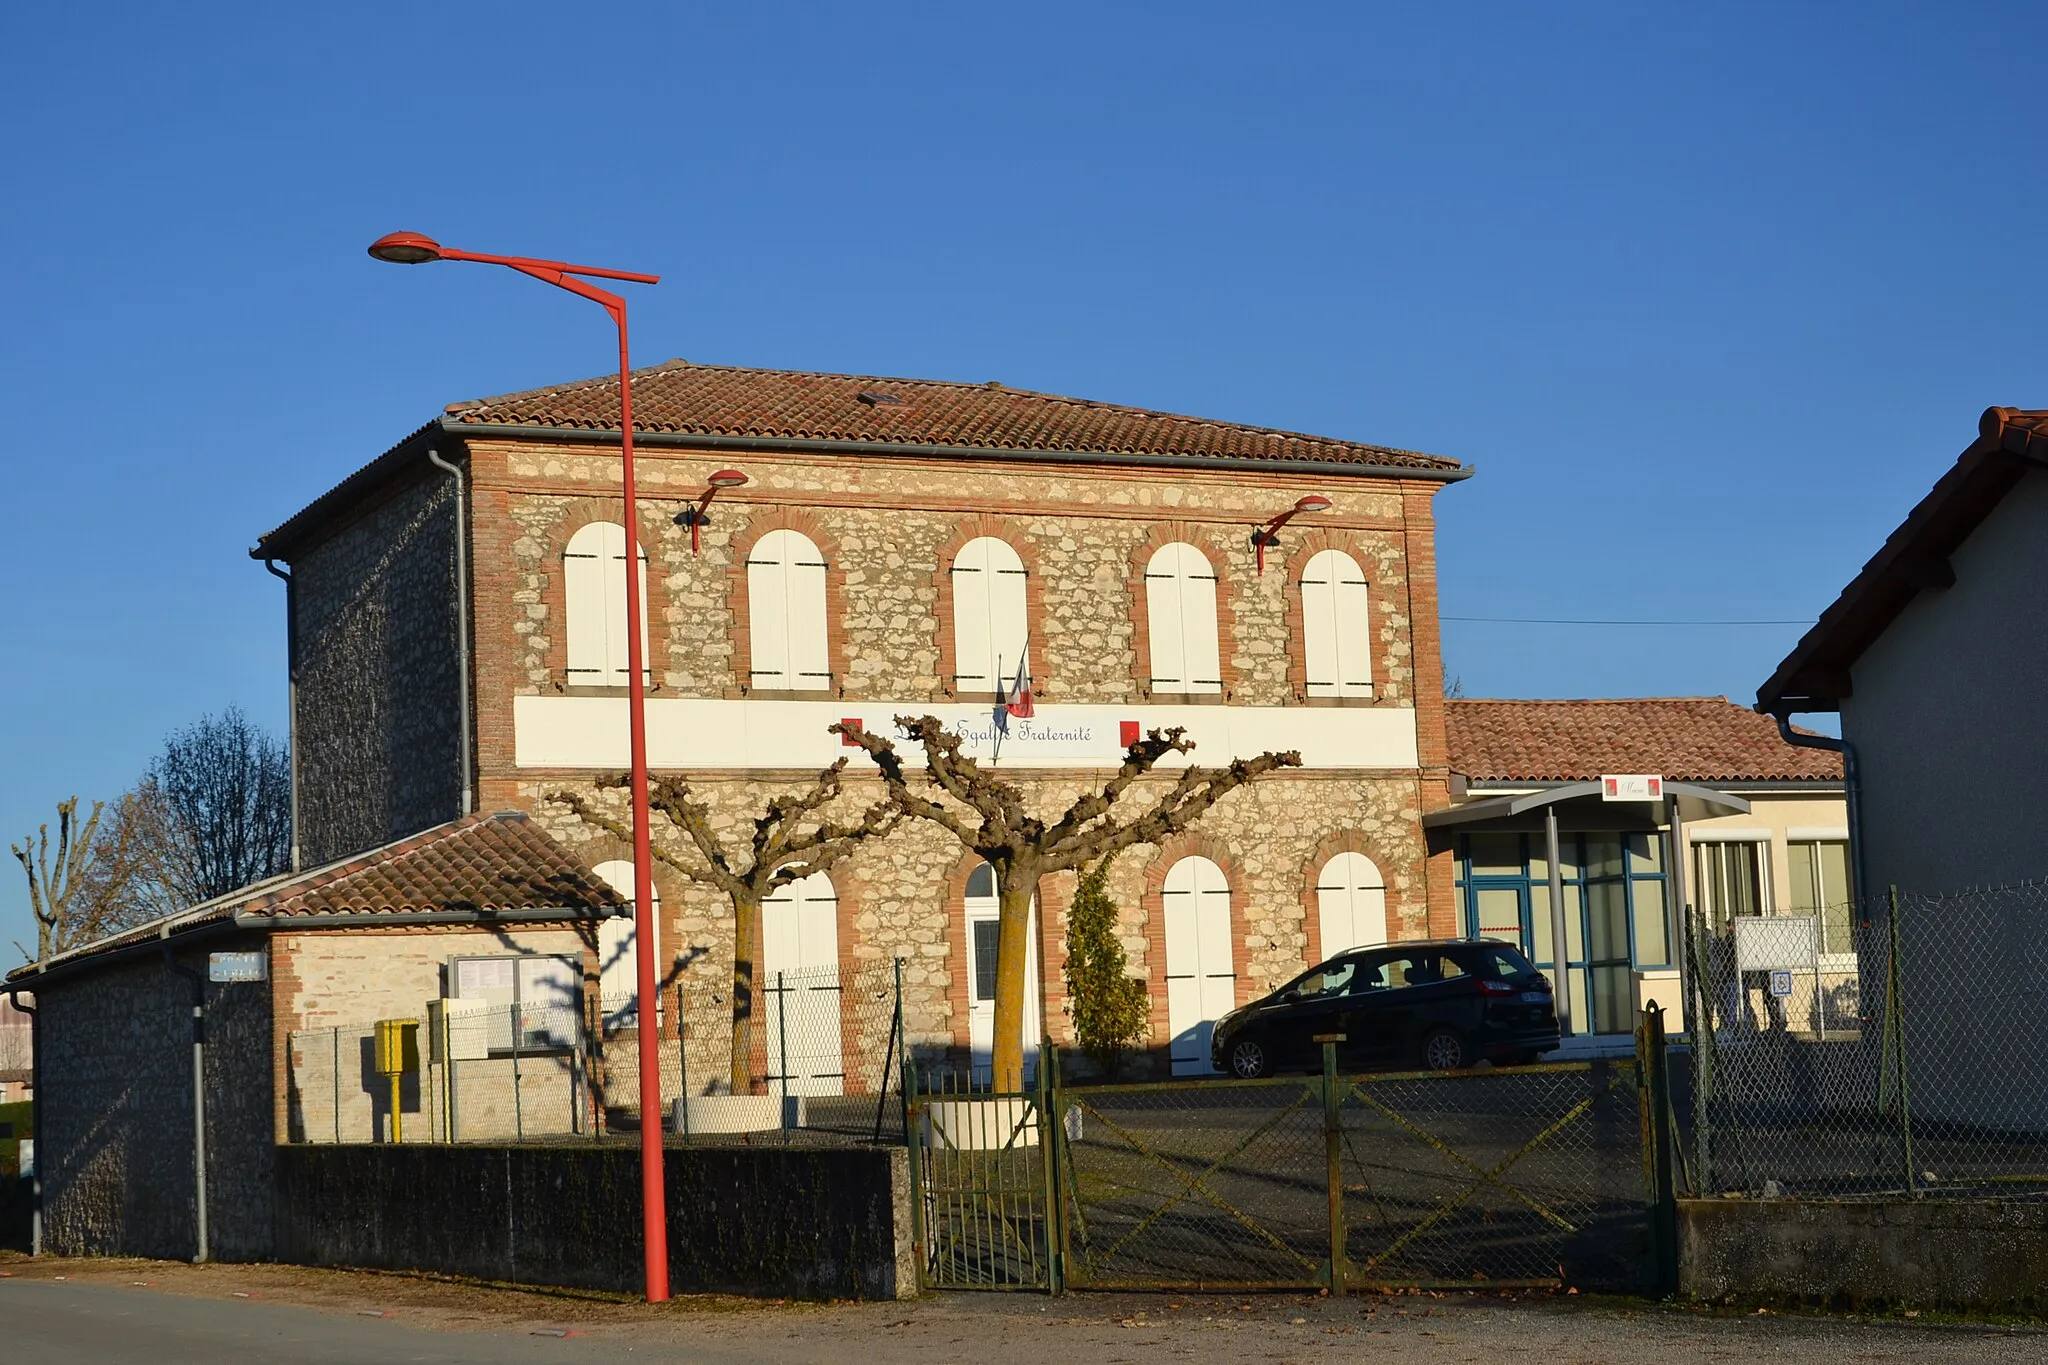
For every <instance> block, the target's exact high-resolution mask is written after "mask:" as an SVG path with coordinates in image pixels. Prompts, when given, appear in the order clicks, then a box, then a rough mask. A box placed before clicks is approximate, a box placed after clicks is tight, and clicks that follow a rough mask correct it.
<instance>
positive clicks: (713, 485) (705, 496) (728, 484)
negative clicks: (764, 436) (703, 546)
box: [676, 469, 747, 554]
mask: <svg viewBox="0 0 2048 1365" xmlns="http://www.w3.org/2000/svg"><path fill="white" fill-rule="evenodd" d="M746 481H747V476H746V475H745V474H742V473H741V472H740V471H739V470H737V469H721V470H719V471H718V472H717V473H715V474H713V475H712V476H711V477H710V478H709V479H707V480H705V482H704V492H703V493H702V495H700V496H699V497H698V499H697V501H696V502H694V503H692V504H691V505H690V506H688V507H685V508H684V509H683V511H682V515H681V516H678V517H677V518H676V521H677V522H678V523H679V524H680V525H683V526H687V527H689V528H690V553H691V554H696V553H697V550H698V543H697V539H698V532H699V530H700V529H701V528H703V527H705V526H708V525H710V524H711V500H712V499H713V498H715V497H717V496H718V490H719V489H721V488H738V487H739V486H740V485H742V484H744V483H745V482H746Z"/></svg>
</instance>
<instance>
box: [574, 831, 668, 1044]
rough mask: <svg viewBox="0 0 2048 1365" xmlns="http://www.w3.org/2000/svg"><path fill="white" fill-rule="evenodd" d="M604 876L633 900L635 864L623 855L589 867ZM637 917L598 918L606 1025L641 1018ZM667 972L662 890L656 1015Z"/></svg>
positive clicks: (657, 908) (657, 911)
mask: <svg viewBox="0 0 2048 1365" xmlns="http://www.w3.org/2000/svg"><path fill="white" fill-rule="evenodd" d="M590 870H591V871H593V872H595V873H596V874H597V875H598V876H600V877H602V878H604V880H605V883H606V884H607V885H609V886H610V887H611V889H612V890H614V891H616V892H618V893H619V895H621V896H623V897H624V898H625V899H626V902H627V903H628V904H629V905H630V904H631V903H632V900H633V865H632V864H631V863H629V862H627V861H625V860H624V859H622V858H615V859H613V860H612V861H610V862H605V863H599V864H598V865H597V866H596V867H594V868H592V869H590ZM637 937H638V935H637V933H636V932H635V927H634V920H633V919H632V918H631V917H628V916H619V917H617V918H614V919H607V920H599V921H598V925H597V989H598V997H599V999H600V1001H601V1002H602V1009H603V1012H604V1026H605V1027H606V1028H607V1029H622V1028H631V1027H632V1026H633V1025H634V1024H635V1023H636V1022H637V1021H638V1019H639V1004H640V955H639V947H638V944H637V943H636V942H635V940H636V939H637ZM665 972H666V964H664V963H663V962H662V960H661V891H660V889H659V888H656V889H655V892H654V980H655V983H656V1000H655V1009H654V1017H655V1018H657V1019H659V1018H660V1017H661V1001H660V989H659V987H660V982H661V978H662V976H663V975H664V974H665Z"/></svg>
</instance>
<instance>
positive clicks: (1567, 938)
mask: <svg viewBox="0 0 2048 1365" xmlns="http://www.w3.org/2000/svg"><path fill="white" fill-rule="evenodd" d="M1564 951H1565V954H1566V956H1567V957H1569V958H1570V959H1571V960H1572V961H1573V962H1584V961H1585V960H1586V914H1585V903H1584V901H1583V900H1582V899H1581V893H1580V890H1579V888H1578V887H1576V886H1567V887H1566V888H1565V889H1564Z"/></svg>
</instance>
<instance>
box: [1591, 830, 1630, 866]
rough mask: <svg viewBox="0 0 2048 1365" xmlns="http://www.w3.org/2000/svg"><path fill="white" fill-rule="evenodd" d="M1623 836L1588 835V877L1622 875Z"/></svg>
mask: <svg viewBox="0 0 2048 1365" xmlns="http://www.w3.org/2000/svg"><path fill="white" fill-rule="evenodd" d="M1621 870H1622V866H1621V838H1620V836H1618V835H1614V834H1589V835H1587V836H1586V875H1587V876H1588V877H1617V876H1620V875H1621Z"/></svg>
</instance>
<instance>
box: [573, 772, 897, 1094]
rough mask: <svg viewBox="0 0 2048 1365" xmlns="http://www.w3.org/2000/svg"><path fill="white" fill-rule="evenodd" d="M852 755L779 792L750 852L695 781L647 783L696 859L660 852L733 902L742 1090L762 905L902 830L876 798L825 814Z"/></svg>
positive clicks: (624, 833)
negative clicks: (730, 844)
mask: <svg viewBox="0 0 2048 1365" xmlns="http://www.w3.org/2000/svg"><path fill="white" fill-rule="evenodd" d="M845 770H846V760H845V759H843V758H842V759H840V760H839V761H838V762H837V763H834V764H833V765H832V766H831V767H829V768H827V769H825V770H824V771H823V772H821V773H819V774H818V778H817V780H816V781H815V782H813V783H812V784H811V785H810V787H809V788H808V789H807V790H805V791H802V792H798V793H795V794H792V795H787V796H777V797H774V798H772V799H771V800H770V801H769V802H768V808H767V810H765V811H764V812H762V814H760V815H759V816H757V817H755V820H754V828H753V834H752V837H751V838H750V839H749V840H748V841H747V846H746V848H745V849H744V850H733V851H728V850H727V849H726V847H725V843H724V841H723V840H722V839H721V838H720V837H719V833H718V831H717V830H716V829H715V828H713V826H712V821H711V812H710V810H709V809H708V808H707V807H706V806H705V805H704V804H703V803H702V802H700V801H698V800H696V799H695V798H694V797H693V796H692V795H691V794H690V785H689V783H687V782H685V781H683V780H682V779H680V778H674V777H657V778H655V779H653V781H652V782H651V783H650V784H649V787H648V805H649V807H650V808H651V809H652V810H654V811H658V812H660V813H661V814H662V815H663V816H664V817H666V818H667V820H668V822H669V823H670V824H671V825H673V826H675V828H677V829H679V830H681V831H682V832H683V834H684V835H685V836H686V837H687V838H688V839H689V845H690V848H691V849H692V850H694V852H695V855H696V856H695V857H687V856H685V855H683V854H681V853H679V852H677V851H675V850H673V849H670V848H668V847H666V846H664V845H663V844H661V843H659V842H657V843H655V844H654V856H655V857H657V858H659V859H661V861H662V862H664V863H666V864H668V865H669V866H670V867H672V868H674V869H675V870H676V871H677V872H679V873H681V874H682V875H683V876H685V877H687V878H689V879H690V880H691V881H694V882H699V883H701V884H703V885H706V886H715V887H717V888H718V889H719V890H720V891H723V892H724V893H725V894H726V896H727V898H728V899H730V900H731V901H732V917H733V962H732V1063H731V1073H730V1074H731V1082H732V1087H733V1091H734V1093H735V1094H738V1093H742V1092H744V1090H745V1089H746V1087H747V1086H748V1084H749V1083H750V1082H751V1079H752V1076H751V1072H750V1058H751V1057H752V1055H753V1024H754V995H755V991H754V973H755V968H756V965H757V964H756V963H755V962H754V943H755V941H756V940H757V939H758V938H759V937H760V931H761V905H762V903H763V902H764V901H766V900H767V899H768V898H769V897H770V896H772V895H773V894H774V893H775V891H776V889H777V888H778V887H781V886H785V885H788V884H789V883H791V882H797V881H801V880H803V879H804V878H805V877H808V876H811V875H812V874H814V873H818V872H823V871H825V870H826V869H828V868H830V867H831V866H832V865H833V864H834V863H837V862H839V861H840V860H841V859H843V858H846V857H847V856H848V855H850V854H851V853H853V851H854V850H855V849H857V848H858V847H860V845H861V844H862V843H863V842H865V841H867V840H869V839H874V838H879V837H880V836H882V835H885V834H887V833H888V832H889V831H890V830H891V829H893V828H895V826H896V822H897V820H898V819H899V813H898V812H897V810H896V808H895V806H894V804H893V803H892V802H890V801H881V802H877V803H876V804H875V805H873V806H871V807H869V808H868V809H867V810H865V811H863V812H861V813H860V815H859V816H857V817H856V818H855V819H853V820H852V821H851V822H846V823H842V822H839V821H835V820H831V819H828V818H827V817H826V816H825V815H824V814H823V813H822V812H824V810H825V808H826V807H828V806H830V805H832V804H833V802H835V801H837V800H838V799H839V797H840V795H841V793H842V783H841V774H842V773H844V772H845ZM626 784H627V779H626V778H624V777H623V776H619V777H611V778H607V779H606V780H605V781H603V782H602V783H600V784H599V785H600V786H606V787H623V786H625V785H626ZM549 799H550V800H552V801H558V802H560V803H561V804H563V805H565V806H567V807H569V809H571V810H573V811H575V812H576V814H577V816H578V817H579V818H581V819H582V820H583V822H584V823H585V824H588V825H592V826H595V827H596V828H598V829H601V830H604V831H605V832H606V833H608V834H611V835H612V836H613V837H615V838H617V839H620V840H622V841H624V842H626V843H629V844H630V843H631V842H632V840H633V831H632V830H631V828H629V827H628V826H627V825H626V824H625V822H624V821H621V820H619V819H618V818H617V817H615V816H613V815H612V814H611V813H609V812H608V811H604V810H601V809H599V808H598V807H597V806H595V805H593V804H592V803H591V802H590V801H588V800H586V799H584V798H583V797H582V796H579V795H577V794H576V793H575V792H568V791H562V792H553V793H550V794H549Z"/></svg>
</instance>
